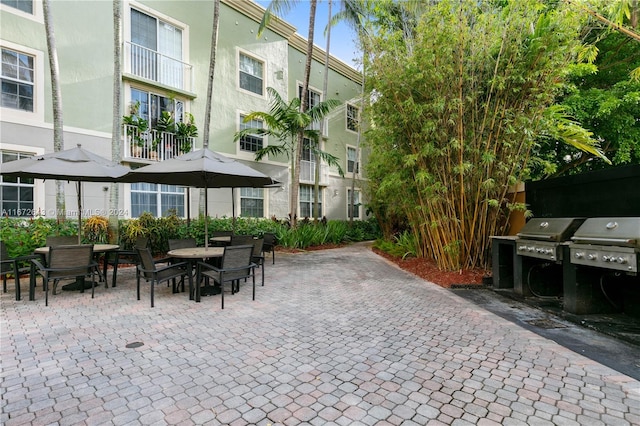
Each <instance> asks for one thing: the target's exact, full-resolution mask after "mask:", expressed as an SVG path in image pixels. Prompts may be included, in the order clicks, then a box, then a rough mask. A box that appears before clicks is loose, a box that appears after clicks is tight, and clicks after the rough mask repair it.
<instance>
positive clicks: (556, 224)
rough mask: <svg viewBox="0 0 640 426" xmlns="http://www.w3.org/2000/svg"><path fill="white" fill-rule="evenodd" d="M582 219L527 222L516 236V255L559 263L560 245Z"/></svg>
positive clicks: (533, 220) (580, 223)
mask: <svg viewBox="0 0 640 426" xmlns="http://www.w3.org/2000/svg"><path fill="white" fill-rule="evenodd" d="M583 222H584V219H582V218H535V219H531V220H529V221H528V222H527V223H526V225H524V226H523V227H522V229H521V230H520V232H519V233H518V234H517V237H518V238H517V240H516V254H518V255H520V256H527V257H535V258H538V259H544V260H549V261H553V262H560V261H561V260H562V257H563V256H562V250H561V247H560V245H561V244H563V243H564V242H566V241H567V240H569V239H570V238H571V236H572V235H573V233H574V232H575V230H576V229H578V227H579V226H580V225H582V223H583Z"/></svg>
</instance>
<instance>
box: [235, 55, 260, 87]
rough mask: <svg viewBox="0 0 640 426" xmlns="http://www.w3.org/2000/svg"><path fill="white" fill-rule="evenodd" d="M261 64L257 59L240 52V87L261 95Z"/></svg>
mask: <svg viewBox="0 0 640 426" xmlns="http://www.w3.org/2000/svg"><path fill="white" fill-rule="evenodd" d="M263 68H264V66H263V64H262V62H260V61H258V60H257V59H254V58H251V57H249V56H247V55H245V54H242V53H240V57H239V66H238V69H239V70H240V88H241V89H244V90H248V91H249V92H253V93H255V94H258V95H262V93H263V89H262V85H263Z"/></svg>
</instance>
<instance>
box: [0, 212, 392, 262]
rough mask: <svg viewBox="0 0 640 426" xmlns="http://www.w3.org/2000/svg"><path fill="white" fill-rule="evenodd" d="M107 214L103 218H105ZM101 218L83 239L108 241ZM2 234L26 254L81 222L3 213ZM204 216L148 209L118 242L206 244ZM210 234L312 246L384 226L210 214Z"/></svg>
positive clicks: (88, 223) (87, 225) (159, 246)
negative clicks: (270, 236) (184, 216)
mask: <svg viewBox="0 0 640 426" xmlns="http://www.w3.org/2000/svg"><path fill="white" fill-rule="evenodd" d="M103 219H104V218H103ZM103 222H105V223H106V221H102V220H100V218H99V217H95V218H89V219H87V220H85V221H84V222H83V226H84V229H85V238H84V239H83V242H85V243H101V242H104V241H106V239H105V238H106V230H105V229H104V225H103ZM0 224H1V225H2V229H1V233H0V237H1V239H2V241H4V242H5V243H6V244H7V247H8V250H9V255H10V256H12V257H14V256H22V255H27V254H31V253H33V250H34V249H36V248H37V247H42V246H44V244H45V240H46V237H47V236H48V235H75V234H76V232H77V222H75V221H72V220H67V221H64V222H58V221H56V219H44V218H37V219H14V218H7V217H3V218H1V219H0ZM204 224H205V220H204V217H200V218H198V219H194V220H191V223H190V224H187V221H186V220H184V219H182V218H179V217H178V216H176V214H175V212H172V213H170V214H169V215H167V216H165V217H160V218H156V217H153V216H152V215H151V214H149V213H144V214H142V215H141V216H140V217H139V218H137V219H126V220H121V221H120V223H119V229H120V234H119V240H118V241H117V244H119V245H120V246H121V247H122V248H125V249H131V248H133V246H134V244H135V241H136V239H137V238H138V237H139V236H146V237H149V239H150V246H151V250H152V251H153V253H154V254H156V255H157V254H165V253H166V252H167V251H168V250H169V245H168V241H169V239H177V238H195V239H196V242H197V243H198V245H200V246H203V245H204V236H205V232H204V226H205V225H204ZM208 224H209V227H208V228H209V229H208V232H209V235H210V236H211V235H212V233H213V232H214V231H230V230H234V229H235V233H236V234H239V235H255V236H260V237H261V236H262V235H264V234H265V233H266V232H271V233H273V234H275V235H276V237H277V239H278V244H279V245H281V246H283V247H288V248H301V249H304V248H308V247H311V246H315V245H323V244H329V243H332V244H343V243H349V242H356V241H365V240H374V239H376V238H379V237H380V231H379V228H378V227H377V223H376V221H375V220H374V219H369V220H367V221H356V222H353V226H350V225H349V223H348V222H346V221H340V220H331V221H328V222H326V223H324V222H321V221H319V222H314V221H308V222H305V223H303V224H302V225H301V226H299V227H298V228H296V229H291V228H289V226H288V224H287V223H285V222H281V221H278V220H272V219H263V218H241V217H240V218H236V219H235V228H234V220H233V219H232V218H227V217H222V218H209V220H208Z"/></svg>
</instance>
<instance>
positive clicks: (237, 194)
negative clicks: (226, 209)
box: [232, 188, 269, 219]
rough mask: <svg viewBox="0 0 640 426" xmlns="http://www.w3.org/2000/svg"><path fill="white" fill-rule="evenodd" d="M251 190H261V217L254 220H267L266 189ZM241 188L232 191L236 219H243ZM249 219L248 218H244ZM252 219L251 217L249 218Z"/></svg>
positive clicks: (267, 192)
mask: <svg viewBox="0 0 640 426" xmlns="http://www.w3.org/2000/svg"><path fill="white" fill-rule="evenodd" d="M252 189H262V216H260V217H256V218H255V219H260V218H268V217H269V191H268V188H252ZM241 192H242V188H238V191H233V194H234V197H235V206H236V212H235V214H236V217H245V216H241V215H240V214H241V213H242V195H241ZM247 198H248V199H253V200H258V199H259V198H251V197H247ZM232 213H233V212H232ZM246 217H249V216H246ZM251 217H252V218H253V216H251Z"/></svg>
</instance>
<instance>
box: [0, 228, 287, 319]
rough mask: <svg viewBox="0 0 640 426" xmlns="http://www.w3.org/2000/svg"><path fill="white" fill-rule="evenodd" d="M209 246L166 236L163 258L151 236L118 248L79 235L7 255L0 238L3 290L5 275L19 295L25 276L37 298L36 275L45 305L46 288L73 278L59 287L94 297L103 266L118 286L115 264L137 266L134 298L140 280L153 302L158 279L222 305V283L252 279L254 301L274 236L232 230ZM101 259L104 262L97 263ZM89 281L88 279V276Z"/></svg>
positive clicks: (104, 277)
mask: <svg viewBox="0 0 640 426" xmlns="http://www.w3.org/2000/svg"><path fill="white" fill-rule="evenodd" d="M210 242H211V245H209V244H208V242H207V243H205V245H204V247H202V246H200V247H199V246H197V244H196V240H195V238H185V239H172V240H169V241H168V243H169V251H168V252H167V254H166V256H165V257H162V258H154V257H153V255H152V251H151V247H149V239H148V238H146V237H138V238H137V240H136V241H135V244H134V247H133V248H131V249H120V246H118V245H113V244H78V237H77V236H71V237H66V236H55V237H47V241H46V245H45V246H43V247H39V248H37V249H35V250H34V252H33V254H31V255H28V256H20V257H15V258H10V257H9V256H8V250H7V247H6V244H5V243H4V242H2V241H0V249H1V253H0V274H1V275H2V279H3V292H4V293H6V292H7V276H8V275H11V276H13V277H14V282H15V297H16V300H21V298H22V296H21V291H22V289H21V284H20V278H21V276H22V277H24V276H25V275H28V278H29V300H30V301H33V300H35V299H36V287H37V280H38V277H41V278H42V290H43V292H44V297H45V306H48V305H49V290H51V292H52V294H53V295H55V294H56V290H57V287H58V284H59V283H60V282H61V281H63V280H72V282H71V283H70V284H67V285H65V286H63V287H62V289H63V290H76V291H80V292H84V291H85V290H88V289H89V288H90V289H91V298H94V297H95V288H96V284H97V283H100V282H104V287H105V288H108V287H109V286H108V281H107V271H108V267H109V266H111V270H112V277H111V286H112V287H116V285H117V274H118V266H119V265H123V264H128V265H131V264H133V265H135V266H136V297H137V300H140V298H141V296H140V293H141V282H146V283H148V284H149V293H150V300H151V307H152V308H153V307H154V305H155V300H154V289H155V287H156V286H157V285H160V284H161V283H165V282H166V283H167V285H169V284H171V285H172V290H173V293H180V290H181V291H182V292H184V291H185V290H186V286H185V282H188V294H189V300H195V301H196V302H200V301H201V297H202V296H203V295H213V294H219V295H220V300H221V308H222V309H224V293H225V291H224V289H225V284H229V285H230V291H231V294H234V293H236V292H238V291H239V290H240V285H241V282H247V281H248V280H251V282H252V300H255V290H256V289H255V287H256V285H255V273H256V269H259V270H260V273H261V281H262V286H264V265H265V262H264V259H265V253H271V254H272V259H273V260H272V261H273V263H275V252H274V246H275V244H276V238H275V235H274V234H272V233H265V234H264V235H262V236H260V237H257V236H252V235H235V234H233V232H230V231H222V232H219V233H215V232H214V233H213V235H212V237H211V239H210ZM100 258H102V262H100ZM87 279H88V280H90V281H87Z"/></svg>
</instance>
